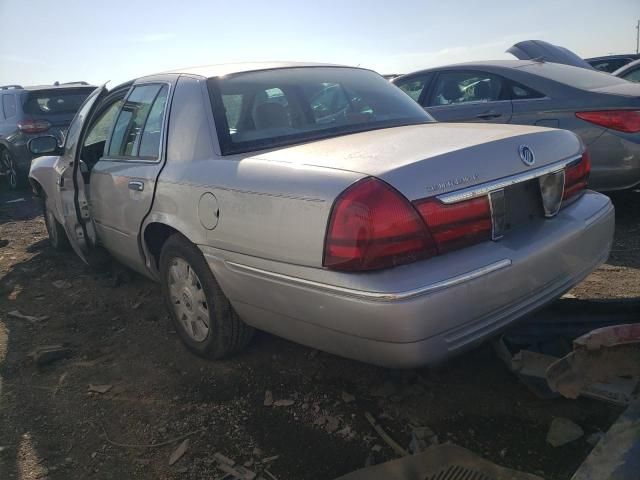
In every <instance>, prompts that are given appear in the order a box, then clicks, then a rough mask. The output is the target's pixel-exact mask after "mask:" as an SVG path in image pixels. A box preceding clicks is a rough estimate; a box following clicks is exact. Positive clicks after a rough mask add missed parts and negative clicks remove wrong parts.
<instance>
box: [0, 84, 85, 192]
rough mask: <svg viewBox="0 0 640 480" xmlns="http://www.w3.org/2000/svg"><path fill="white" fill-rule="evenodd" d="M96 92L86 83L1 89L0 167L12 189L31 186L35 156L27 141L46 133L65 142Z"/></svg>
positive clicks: (12, 86)
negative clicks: (82, 108) (29, 178)
mask: <svg viewBox="0 0 640 480" xmlns="http://www.w3.org/2000/svg"><path fill="white" fill-rule="evenodd" d="M94 89H95V87H94V86H90V85H89V84H87V83H86V82H72V83H63V84H57V85H41V86H37V87H22V86H20V85H5V86H2V87H0V166H1V167H2V171H3V172H4V173H5V175H6V177H7V181H8V183H9V186H10V187H11V188H13V189H17V188H23V187H26V186H28V185H29V182H28V181H27V176H28V174H29V165H30V163H31V159H32V156H31V154H30V152H29V150H28V148H27V142H28V141H29V140H30V139H31V138H34V137H37V136H40V135H42V133H44V132H47V133H50V134H51V135H54V136H56V137H57V138H58V139H59V140H60V141H62V139H63V136H64V132H65V130H66V129H67V127H68V126H69V123H70V122H71V119H72V118H73V116H74V115H75V113H76V111H77V110H78V108H79V107H80V104H82V102H83V101H84V99H85V98H87V96H88V95H89V94H90V93H91V92H92V91H93V90H94Z"/></svg>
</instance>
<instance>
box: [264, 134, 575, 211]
mask: <svg viewBox="0 0 640 480" xmlns="http://www.w3.org/2000/svg"><path fill="white" fill-rule="evenodd" d="M522 146H526V147H527V148H528V149H530V151H531V152H533V154H534V157H535V158H534V163H533V164H532V165H529V164H526V163H525V162H524V161H523V160H522V158H521V156H520V148H521V147H522ZM581 149H582V147H581V144H580V140H579V139H578V137H577V136H576V135H575V134H573V133H571V132H568V131H565V130H554V129H546V128H540V127H525V126H516V125H488V124H454V123H433V124H424V125H412V126H405V127H396V128H388V129H382V130H373V131H368V132H362V133H357V134H352V135H344V136H340V137H334V138H330V139H325V140H321V141H315V142H311V143H307V144H302V145H296V146H292V147H288V148H283V149H278V150H273V151H270V152H266V153H262V154H259V155H256V156H255V157H253V158H255V159H259V160H266V161H278V162H287V163H292V164H305V165H312V166H317V167H325V168H333V169H340V170H348V171H352V172H358V173H362V174H364V175H371V176H375V177H378V178H380V179H382V180H384V181H386V182H387V183H389V184H390V185H392V186H393V187H394V188H396V189H397V190H398V191H400V192H401V193H402V194H403V195H404V196H405V197H406V198H408V199H409V200H411V201H414V200H418V199H422V198H425V197H431V196H436V195H442V194H445V193H449V192H453V191H457V190H461V189H464V188H468V187H472V186H477V185H480V184H484V183H487V182H491V181H494V180H497V179H501V178H507V177H511V176H514V175H518V174H523V173H526V172H528V171H531V170H533V169H535V168H540V167H545V166H548V165H552V164H554V163H556V162H558V161H561V160H565V159H569V158H572V157H576V156H578V155H579V154H580V152H581Z"/></svg>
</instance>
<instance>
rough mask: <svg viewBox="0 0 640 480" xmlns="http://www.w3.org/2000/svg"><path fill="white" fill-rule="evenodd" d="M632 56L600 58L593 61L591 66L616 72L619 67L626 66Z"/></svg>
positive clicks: (604, 70) (608, 71)
mask: <svg viewBox="0 0 640 480" xmlns="http://www.w3.org/2000/svg"><path fill="white" fill-rule="evenodd" d="M632 60H633V59H632V58H610V59H608V60H598V61H595V62H589V63H591V66H592V67H593V68H595V69H596V70H601V71H603V72H607V73H611V72H615V71H616V70H618V69H619V68H622V67H624V66H625V65H626V64H627V63H629V62H630V61H632Z"/></svg>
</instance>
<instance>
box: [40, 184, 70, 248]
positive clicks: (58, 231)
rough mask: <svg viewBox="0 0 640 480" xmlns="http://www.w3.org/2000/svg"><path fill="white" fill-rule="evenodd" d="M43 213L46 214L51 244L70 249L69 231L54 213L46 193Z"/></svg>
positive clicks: (45, 220) (43, 200) (45, 221)
mask: <svg viewBox="0 0 640 480" xmlns="http://www.w3.org/2000/svg"><path fill="white" fill-rule="evenodd" d="M42 213H43V215H44V224H45V226H46V227H47V233H48V234H49V241H50V242H51V246H52V247H53V248H55V249H56V250H61V251H64V250H68V249H69V247H70V245H69V238H68V237H67V232H65V230H64V227H63V226H62V225H61V224H60V222H58V220H57V219H56V216H55V215H54V214H53V210H52V209H51V207H50V206H49V205H48V202H47V197H46V196H44V194H43V197H42Z"/></svg>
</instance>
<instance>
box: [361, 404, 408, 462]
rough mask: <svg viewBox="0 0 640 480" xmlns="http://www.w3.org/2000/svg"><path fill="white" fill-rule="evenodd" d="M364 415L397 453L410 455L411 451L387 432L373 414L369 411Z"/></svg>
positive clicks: (402, 455)
mask: <svg viewBox="0 0 640 480" xmlns="http://www.w3.org/2000/svg"><path fill="white" fill-rule="evenodd" d="M364 417H365V418H366V419H367V421H368V422H369V423H370V424H371V426H372V427H373V429H374V430H375V431H376V432H377V433H378V435H380V438H382V440H384V441H385V442H386V444H387V445H389V446H390V447H391V449H392V450H393V451H394V452H396V454H398V455H399V456H401V457H404V456H406V455H409V453H408V452H407V451H406V450H405V449H404V448H402V447H401V446H400V444H398V442H396V441H395V440H394V439H393V438H391V437H390V436H389V434H388V433H387V432H385V430H384V428H382V426H381V425H380V424H379V423H378V422H376V420H375V418H373V415H371V414H370V413H369V412H365V413H364Z"/></svg>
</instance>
